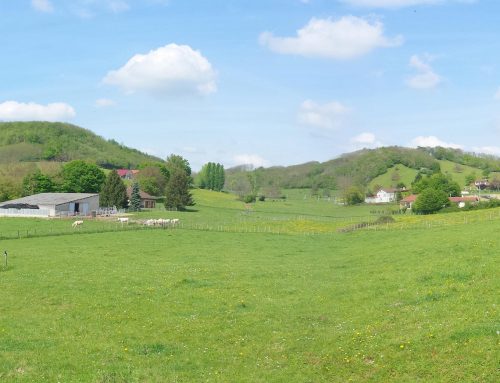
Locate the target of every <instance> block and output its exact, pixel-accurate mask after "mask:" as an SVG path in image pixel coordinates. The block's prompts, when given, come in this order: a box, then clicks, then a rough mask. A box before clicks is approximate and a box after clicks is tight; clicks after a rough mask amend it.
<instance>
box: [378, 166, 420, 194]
mask: <svg viewBox="0 0 500 383" xmlns="http://www.w3.org/2000/svg"><path fill="white" fill-rule="evenodd" d="M417 173H418V171H417V170H415V169H411V168H409V167H407V166H404V165H401V164H398V165H394V166H393V167H391V168H389V169H388V170H387V172H386V173H384V174H381V175H379V176H378V177H375V178H374V179H373V180H372V181H371V182H370V184H369V185H368V187H369V188H370V190H372V191H373V192H376V190H375V186H376V185H380V186H383V187H385V188H394V187H396V185H397V184H398V183H400V182H403V183H404V184H405V185H406V186H407V187H410V185H411V183H412V182H413V180H414V179H415V176H416V175H417Z"/></svg>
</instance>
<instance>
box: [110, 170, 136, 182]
mask: <svg viewBox="0 0 500 383" xmlns="http://www.w3.org/2000/svg"><path fill="white" fill-rule="evenodd" d="M116 172H117V173H118V175H119V176H120V178H121V179H124V180H131V179H133V178H134V177H135V176H136V175H137V174H138V173H139V170H135V169H118V170H117V171H116Z"/></svg>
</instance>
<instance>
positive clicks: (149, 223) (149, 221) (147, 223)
mask: <svg viewBox="0 0 500 383" xmlns="http://www.w3.org/2000/svg"><path fill="white" fill-rule="evenodd" d="M155 223H156V220H155V219H148V220H147V221H146V222H144V225H146V226H154V225H155Z"/></svg>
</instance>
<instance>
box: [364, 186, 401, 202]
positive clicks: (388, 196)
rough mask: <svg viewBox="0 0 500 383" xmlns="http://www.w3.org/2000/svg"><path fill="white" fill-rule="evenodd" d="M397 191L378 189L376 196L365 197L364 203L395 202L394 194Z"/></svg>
mask: <svg viewBox="0 0 500 383" xmlns="http://www.w3.org/2000/svg"><path fill="white" fill-rule="evenodd" d="M398 191H399V189H393V188H387V189H380V190H379V191H378V192H377V194H376V195H374V196H371V197H366V198H365V202H366V203H391V202H395V201H396V194H397V192H398Z"/></svg>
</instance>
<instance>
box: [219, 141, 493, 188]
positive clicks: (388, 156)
mask: <svg viewBox="0 0 500 383" xmlns="http://www.w3.org/2000/svg"><path fill="white" fill-rule="evenodd" d="M438 169H440V170H441V171H442V172H443V173H444V174H449V175H451V177H452V178H453V179H454V180H455V181H456V182H458V184H459V185H460V186H461V187H463V186H465V177H466V176H467V175H470V174H475V175H476V177H477V178H480V177H482V174H483V172H486V173H488V172H491V174H492V175H494V174H496V173H495V172H498V171H500V158H498V157H494V156H490V155H483V154H475V153H466V152H463V151H461V150H458V149H447V148H439V147H438V148H416V149H412V148H403V147H398V146H392V147H384V148H377V149H363V150H360V151H357V152H353V153H348V154H344V155H342V156H340V157H338V158H336V159H333V160H330V161H327V162H323V163H320V162H308V163H305V164H301V165H294V166H288V167H271V168H258V169H255V170H253V171H252V172H248V168H246V167H244V166H242V167H237V168H232V169H229V170H228V171H227V177H226V179H227V182H226V186H227V188H228V189H229V190H234V191H240V190H241V189H245V188H246V189H247V190H251V185H249V183H250V184H251V183H252V182H253V183H255V184H256V185H257V186H258V188H259V192H264V193H265V190H266V189H268V188H271V187H278V188H281V189H286V188H312V189H337V190H342V189H344V188H345V187H346V186H348V185H357V186H359V187H361V188H362V189H365V190H366V189H369V188H373V187H375V186H377V185H379V186H383V187H394V186H396V185H397V184H398V183H399V182H403V183H405V184H406V185H410V184H411V182H412V181H413V179H414V178H415V176H416V175H417V173H418V172H419V171H422V170H431V171H436V170H438ZM250 176H251V177H250ZM250 179H252V181H251V182H249V180H250Z"/></svg>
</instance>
